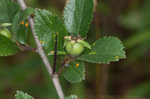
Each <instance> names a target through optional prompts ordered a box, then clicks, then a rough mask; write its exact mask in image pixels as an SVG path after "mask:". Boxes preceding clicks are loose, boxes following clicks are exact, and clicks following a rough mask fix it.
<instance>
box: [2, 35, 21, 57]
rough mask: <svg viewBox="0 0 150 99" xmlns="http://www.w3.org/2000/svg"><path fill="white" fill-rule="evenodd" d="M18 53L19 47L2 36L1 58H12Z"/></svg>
mask: <svg viewBox="0 0 150 99" xmlns="http://www.w3.org/2000/svg"><path fill="white" fill-rule="evenodd" d="M17 52H18V48H17V45H16V44H15V43H14V42H12V41H11V40H9V39H8V38H6V37H4V36H2V35H0V56H10V55H14V54H16V53H17Z"/></svg>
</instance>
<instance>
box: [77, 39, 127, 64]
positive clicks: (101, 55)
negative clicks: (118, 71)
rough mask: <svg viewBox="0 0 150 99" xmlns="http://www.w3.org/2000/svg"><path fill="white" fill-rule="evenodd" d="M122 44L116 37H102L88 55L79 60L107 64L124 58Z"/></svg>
mask: <svg viewBox="0 0 150 99" xmlns="http://www.w3.org/2000/svg"><path fill="white" fill-rule="evenodd" d="M123 48H124V46H123V44H122V42H121V41H120V40H119V39H118V38H116V37H103V38H101V39H99V40H97V41H96V42H95V43H94V45H93V48H92V51H91V52H90V53H88V54H84V55H82V56H80V57H79V60H83V61H87V62H91V63H104V64H108V63H110V62H113V61H118V60H119V59H123V58H125V57H126V56H125V51H124V50H123Z"/></svg>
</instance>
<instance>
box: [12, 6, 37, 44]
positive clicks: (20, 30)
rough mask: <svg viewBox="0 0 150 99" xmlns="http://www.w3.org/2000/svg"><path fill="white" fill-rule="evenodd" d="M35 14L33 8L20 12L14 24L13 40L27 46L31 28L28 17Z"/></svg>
mask: <svg viewBox="0 0 150 99" xmlns="http://www.w3.org/2000/svg"><path fill="white" fill-rule="evenodd" d="M33 12H34V10H33V9H32V8H27V9H25V10H24V11H19V12H18V13H17V14H16V15H15V17H14V19H13V23H12V28H11V29H12V32H13V33H14V35H13V39H15V40H16V41H19V42H20V43H21V44H26V42H27V37H28V33H29V32H30V27H29V26H28V20H27V19H28V17H29V16H30V15H31V14H32V13H33Z"/></svg>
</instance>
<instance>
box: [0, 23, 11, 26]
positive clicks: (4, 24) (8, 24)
mask: <svg viewBox="0 0 150 99" xmlns="http://www.w3.org/2000/svg"><path fill="white" fill-rule="evenodd" d="M11 25H12V24H11V23H3V24H0V26H1V27H9V26H11Z"/></svg>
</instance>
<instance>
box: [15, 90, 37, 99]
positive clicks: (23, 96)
mask: <svg viewBox="0 0 150 99" xmlns="http://www.w3.org/2000/svg"><path fill="white" fill-rule="evenodd" d="M15 99H34V98H33V97H32V96H30V95H28V94H27V93H24V92H22V91H17V92H16V94H15Z"/></svg>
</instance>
